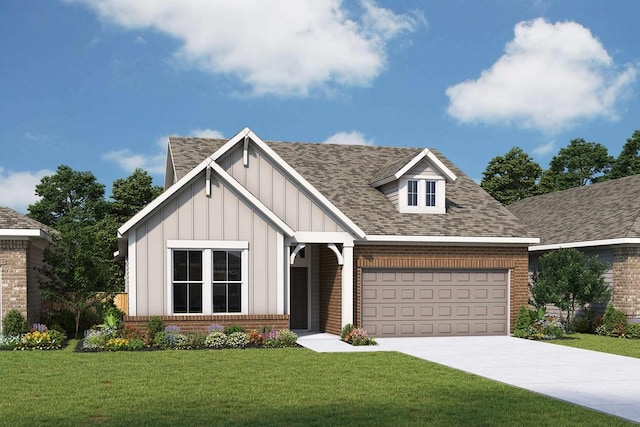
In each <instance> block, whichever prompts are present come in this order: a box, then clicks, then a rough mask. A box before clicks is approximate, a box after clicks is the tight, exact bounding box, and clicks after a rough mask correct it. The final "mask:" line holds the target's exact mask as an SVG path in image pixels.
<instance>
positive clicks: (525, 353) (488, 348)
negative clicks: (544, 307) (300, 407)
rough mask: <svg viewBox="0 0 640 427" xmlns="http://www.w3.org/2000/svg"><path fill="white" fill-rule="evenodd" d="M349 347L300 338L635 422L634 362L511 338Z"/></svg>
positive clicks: (639, 407)
mask: <svg viewBox="0 0 640 427" xmlns="http://www.w3.org/2000/svg"><path fill="white" fill-rule="evenodd" d="M376 341H377V342H378V344H379V345H377V346H367V347H353V346H351V345H349V344H346V343H343V342H341V341H340V340H339V337H338V336H336V335H332V334H324V333H320V334H309V335H304V334H302V336H300V338H299V339H298V343H299V344H300V345H302V346H304V347H307V348H309V349H311V350H313V351H317V352H362V351H398V352H401V353H405V354H408V355H410V356H414V357H418V358H420V359H424V360H428V361H431V362H435V363H439V364H441V365H445V366H449V367H451V368H455V369H459V370H462V371H465V372H469V373H472V374H476V375H479V376H482V377H485V378H490V379H492V380H495V381H500V382H502V383H505V384H509V385H512V386H516V387H520V388H523V389H526V390H530V391H533V392H535V393H540V394H544V395H546V396H550V397H553V398H556V399H560V400H564V401H567V402H571V403H575V404H577V405H582V406H586V407H587V408H591V409H595V410H596V411H601V412H605V413H607V414H611V415H616V416H618V417H621V418H625V419H627V420H630V421H634V422H636V423H640V359H636V358H632V357H624V356H617V355H613V354H607V353H600V352H596V351H590V350H581V349H577V348H571V347H566V346H561V345H555V344H549V343H545V342H540V341H529V340H524V339H519V338H512V337H506V336H501V337H450V338H449V337H447V338H377V339H376Z"/></svg>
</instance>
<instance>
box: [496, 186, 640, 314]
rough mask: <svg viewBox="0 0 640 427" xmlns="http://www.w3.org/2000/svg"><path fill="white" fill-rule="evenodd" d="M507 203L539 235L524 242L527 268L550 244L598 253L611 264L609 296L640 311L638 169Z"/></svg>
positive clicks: (627, 308)
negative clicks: (531, 242)
mask: <svg viewBox="0 0 640 427" xmlns="http://www.w3.org/2000/svg"><path fill="white" fill-rule="evenodd" d="M508 209H509V210H510V211H511V212H512V213H514V214H515V215H516V216H517V217H518V218H520V220H521V221H522V222H523V223H524V224H526V225H527V226H528V227H530V228H531V230H532V231H534V232H535V233H536V235H538V236H539V237H540V243H539V244H536V245H532V246H531V247H530V248H529V253H530V264H531V269H532V270H534V269H535V266H536V265H537V262H538V258H539V257H540V256H541V255H543V254H544V253H546V252H548V251H550V250H554V249H559V248H576V249H578V250H580V251H582V252H583V253H584V254H585V255H588V256H596V255H597V256H598V257H599V258H600V259H601V260H603V261H605V262H607V263H608V264H609V265H610V268H609V269H608V270H607V271H606V272H605V281H606V282H607V283H609V284H610V286H611V287H612V290H613V297H612V299H611V302H612V303H613V304H614V305H615V307H616V308H619V309H621V310H622V311H624V312H625V314H626V315H627V316H628V317H634V318H636V317H640V175H633V176H629V177H626V178H620V179H614V180H611V181H605V182H601V183H597V184H592V185H588V186H584V187H576V188H572V189H569V190H564V191H558V192H554V193H548V194H543V195H540V196H535V197H529V198H527V199H524V200H520V201H518V202H516V203H513V204H511V205H509V206H508Z"/></svg>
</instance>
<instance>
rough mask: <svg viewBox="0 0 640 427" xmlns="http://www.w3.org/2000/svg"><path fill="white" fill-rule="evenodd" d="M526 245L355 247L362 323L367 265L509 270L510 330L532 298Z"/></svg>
mask: <svg viewBox="0 0 640 427" xmlns="http://www.w3.org/2000/svg"><path fill="white" fill-rule="evenodd" d="M528 257H529V253H528V250H527V248H526V247H463V246H399V245H398V246H391V245H387V246H383V245H360V246H356V247H355V248H354V268H355V272H354V282H355V283H354V286H355V287H354V300H355V313H354V314H356V318H357V319H358V320H357V321H356V324H357V325H360V323H361V321H362V319H361V313H360V307H361V303H360V299H361V295H360V286H357V284H358V283H361V275H362V269H363V268H438V269H483V268H484V269H505V270H509V271H510V281H511V282H510V310H511V311H510V329H513V325H514V324H515V321H516V318H517V317H518V311H519V309H520V306H521V305H522V304H527V301H528V298H529V289H528V286H527V280H528V259H529V258H528Z"/></svg>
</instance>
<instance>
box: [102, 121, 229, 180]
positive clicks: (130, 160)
mask: <svg viewBox="0 0 640 427" xmlns="http://www.w3.org/2000/svg"><path fill="white" fill-rule="evenodd" d="M187 134H188V135H189V136H197V137H200V138H224V136H223V135H222V132H220V131H217V130H215V129H193V130H191V131H189V132H187ZM168 140H169V136H168V135H163V136H160V137H158V138H157V139H156V140H155V142H154V144H153V151H152V152H151V153H150V154H140V153H134V152H133V151H131V150H130V149H128V148H125V149H122V150H113V151H108V152H106V153H104V154H103V155H102V159H104V160H110V161H113V162H115V163H116V164H117V165H118V166H120V168H121V169H123V170H124V171H126V172H133V171H134V170H135V169H136V168H140V169H144V170H146V171H147V172H149V174H151V175H162V174H164V172H165V166H166V161H167V144H168Z"/></svg>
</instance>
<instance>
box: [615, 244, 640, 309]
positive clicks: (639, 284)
mask: <svg viewBox="0 0 640 427" xmlns="http://www.w3.org/2000/svg"><path fill="white" fill-rule="evenodd" d="M611 302H612V303H613V305H614V306H615V307H616V308H617V309H620V310H622V311H623V312H624V313H625V314H626V315H627V316H628V317H640V248H638V247H614V248H613V297H612V298H611Z"/></svg>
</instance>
